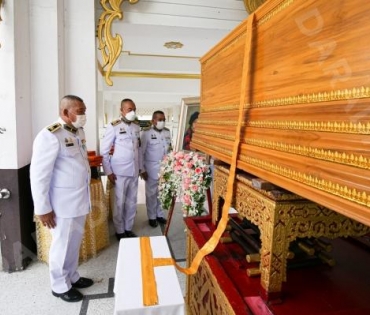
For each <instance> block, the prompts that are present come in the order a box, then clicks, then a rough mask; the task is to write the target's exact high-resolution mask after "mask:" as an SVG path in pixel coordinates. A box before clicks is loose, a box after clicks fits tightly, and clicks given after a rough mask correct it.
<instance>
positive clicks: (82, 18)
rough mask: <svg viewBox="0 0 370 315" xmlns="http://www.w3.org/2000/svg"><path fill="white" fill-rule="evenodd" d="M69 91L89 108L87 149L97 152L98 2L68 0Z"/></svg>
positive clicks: (67, 62) (67, 76)
mask: <svg viewBox="0 0 370 315" xmlns="http://www.w3.org/2000/svg"><path fill="white" fill-rule="evenodd" d="M64 8H65V34H64V38H65V50H64V51H65V92H66V94H76V95H78V96H80V97H81V98H82V99H83V100H84V101H85V104H86V107H87V124H86V127H85V131H86V139H87V147H88V149H89V150H97V146H98V118H97V117H98V114H97V113H98V104H97V78H96V77H97V71H96V45H95V44H96V37H95V30H96V29H95V1H91V0H78V1H76V0H64Z"/></svg>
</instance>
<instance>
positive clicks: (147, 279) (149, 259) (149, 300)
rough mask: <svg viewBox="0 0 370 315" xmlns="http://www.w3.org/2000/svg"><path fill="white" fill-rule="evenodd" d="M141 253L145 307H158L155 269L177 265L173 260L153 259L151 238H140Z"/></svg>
mask: <svg viewBox="0 0 370 315" xmlns="http://www.w3.org/2000/svg"><path fill="white" fill-rule="evenodd" d="M140 253H141V281H142V284H143V304H144V305H145V306H152V305H157V304H158V293H157V285H156V282H155V276H154V267H159V266H171V265H174V264H175V261H174V259H173V258H153V251H152V248H151V246H150V238H149V237H140Z"/></svg>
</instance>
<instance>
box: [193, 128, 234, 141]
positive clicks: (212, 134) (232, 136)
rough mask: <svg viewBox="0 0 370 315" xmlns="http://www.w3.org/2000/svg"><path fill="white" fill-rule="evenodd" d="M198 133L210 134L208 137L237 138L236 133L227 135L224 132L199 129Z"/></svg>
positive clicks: (231, 139) (232, 139)
mask: <svg viewBox="0 0 370 315" xmlns="http://www.w3.org/2000/svg"><path fill="white" fill-rule="evenodd" d="M197 134H200V135H204V136H208V137H214V138H217V139H224V140H229V141H234V140H235V135H234V134H233V135H225V134H223V133H216V132H209V131H201V130H198V129H197Z"/></svg>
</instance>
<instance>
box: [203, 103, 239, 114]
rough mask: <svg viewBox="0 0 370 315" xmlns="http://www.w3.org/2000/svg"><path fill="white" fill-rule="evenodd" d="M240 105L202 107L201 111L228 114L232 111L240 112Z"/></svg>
mask: <svg viewBox="0 0 370 315" xmlns="http://www.w3.org/2000/svg"><path fill="white" fill-rule="evenodd" d="M238 109H239V104H229V105H223V106H212V107H208V106H202V108H201V111H202V112H204V113H211V112H226V111H230V110H238Z"/></svg>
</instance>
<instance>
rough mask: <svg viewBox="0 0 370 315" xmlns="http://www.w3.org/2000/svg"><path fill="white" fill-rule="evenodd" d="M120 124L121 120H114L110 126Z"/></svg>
mask: <svg viewBox="0 0 370 315" xmlns="http://www.w3.org/2000/svg"><path fill="white" fill-rule="evenodd" d="M120 122H122V120H121V119H116V120H114V121H112V122H111V123H110V124H111V125H112V126H117V125H118V124H119V123H120Z"/></svg>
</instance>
